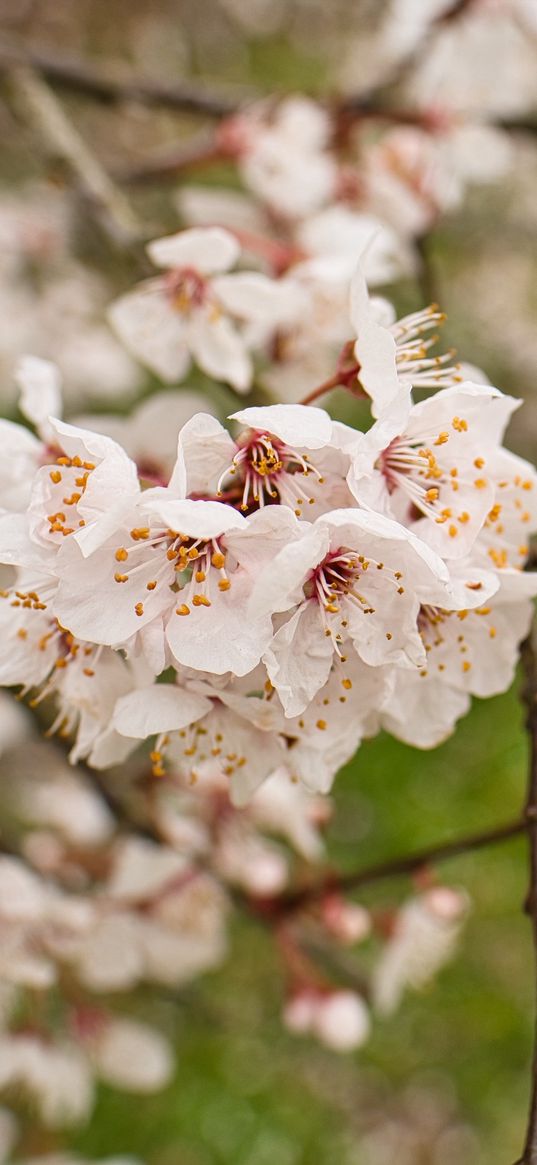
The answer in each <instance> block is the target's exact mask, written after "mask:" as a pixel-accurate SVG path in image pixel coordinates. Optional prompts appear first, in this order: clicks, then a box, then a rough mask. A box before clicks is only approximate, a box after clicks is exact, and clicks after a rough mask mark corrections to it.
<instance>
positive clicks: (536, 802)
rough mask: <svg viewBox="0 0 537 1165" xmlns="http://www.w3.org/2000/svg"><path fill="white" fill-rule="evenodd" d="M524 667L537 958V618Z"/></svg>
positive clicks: (524, 1161)
mask: <svg viewBox="0 0 537 1165" xmlns="http://www.w3.org/2000/svg"><path fill="white" fill-rule="evenodd" d="M522 664H523V669H524V677H525V683H524V691H523V699H524V703H525V705H526V708H527V720H526V726H527V730H528V736H529V746H530V756H529V771H528V792H527V799H526V817H527V820H528V838H529V849H530V885H529V890H528V896H527V899H526V904H525V909H526V911H527V913H528V915H529V917H530V919H531V925H532V932H533V945H534V949H535V958H536V960H537V620H534V624H533V627H532V630H531V632H530V634H529V636H528V638H527V640H526V642H525V644H524V646H523V649H522ZM520 1165H537V1013H536V1018H535V1037H534V1051H533V1062H532V1075H531V1099H530V1112H529V1117H528V1128H527V1132H526V1142H525V1145H524V1151H523V1153H522V1157H521V1158H520Z"/></svg>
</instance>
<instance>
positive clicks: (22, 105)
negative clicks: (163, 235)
mask: <svg viewBox="0 0 537 1165" xmlns="http://www.w3.org/2000/svg"><path fill="white" fill-rule="evenodd" d="M8 83H9V88H10V91H11V94H12V97H13V101H14V105H15V108H16V112H18V113H19V116H20V117H21V118H22V119H23V120H24V121H25V122H26V123H27V124H28V125H29V126H30V128H31V130H33V132H34V135H35V138H36V144H37V145H38V147H39V149H40V150H41V152H44V153H45V154H46V155H47V156H48V157H50V158H54V159H56V160H58V159H59V160H60V161H62V162H63V163H64V164H65V165H66V166H67V167H68V169H69V171H70V173H71V174H72V175H73V177H74V179H75V181H76V182H77V183H78V185H79V187H80V190H81V191H82V193H83V194H84V195H85V196H86V198H87V201H88V203H89V204H90V206H92V207H93V208H94V210H95V212H96V214H97V217H98V219H99V221H100V223H101V225H102V227H103V229H104V230H105V231H106V233H107V235H108V236H109V238H111V239H112V241H113V242H115V243H120V244H121V245H130V244H132V243H135V242H137V241H138V240H140V238H141V237H142V235H143V230H142V226H141V224H140V223H139V221H138V219H137V217H136V215H135V214H134V212H133V210H132V209H131V207H130V205H129V203H128V201H127V199H126V198H125V195H124V194H123V193H122V191H121V190H119V189H118V188H117V187H116V185H115V184H114V182H113V181H112V179H111V178H110V176H109V175H108V174H107V173H106V171H105V170H104V168H103V167H102V165H101V163H100V162H99V161H98V160H97V158H96V157H95V155H94V154H93V153H92V152H91V150H90V149H89V148H88V146H87V145H86V142H85V141H84V140H83V138H82V137H81V136H80V134H79V133H78V131H77V130H76V129H75V127H74V126H73V124H72V122H71V121H70V120H69V118H68V117H67V115H66V113H65V111H64V109H63V108H62V105H61V104H60V102H59V101H58V99H57V97H56V96H55V94H54V93H53V92H52V90H51V89H50V88H49V86H48V85H47V84H46V82H45V81H43V79H42V78H41V77H40V76H39V75H38V73H36V72H35V71H34V70H33V69H31V68H28V67H27V66H23V65H17V66H14V67H12V68H11V69H10V70H9V73H8Z"/></svg>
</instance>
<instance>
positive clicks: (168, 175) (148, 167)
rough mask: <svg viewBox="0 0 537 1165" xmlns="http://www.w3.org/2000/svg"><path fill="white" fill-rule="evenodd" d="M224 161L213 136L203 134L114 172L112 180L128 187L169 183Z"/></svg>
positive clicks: (211, 134)
mask: <svg viewBox="0 0 537 1165" xmlns="http://www.w3.org/2000/svg"><path fill="white" fill-rule="evenodd" d="M227 157H228V155H227V154H226V153H225V151H224V150H223V149H222V146H221V144H220V142H219V141H218V139H217V137H216V135H215V134H214V133H213V132H211V131H209V132H207V131H203V132H202V133H199V134H195V135H194V137H192V138H190V139H189V140H188V141H186V142H183V141H181V142H179V143H178V144H177V145H176V146H174V147H173V148H172V149H170V148H169V147H168V148H167V149H166V150H162V151H159V152H158V153H155V154H154V155H153V156H152V157H149V158H147V159H146V160H145V161H143V162H138V163H136V164H135V165H132V166H123V167H121V168H118V169H117V170H115V171H114V178H115V179H116V180H117V181H118V182H125V183H127V184H128V185H131V186H134V185H136V186H140V185H143V184H144V183H147V182H163V181H169V180H171V181H173V179H174V178H176V176H177V175H178V174H182V173H184V171H185V170H186V171H190V170H197V169H198V168H200V167H203V166H212V165H214V164H215V163H218V162H223V161H226V159H227Z"/></svg>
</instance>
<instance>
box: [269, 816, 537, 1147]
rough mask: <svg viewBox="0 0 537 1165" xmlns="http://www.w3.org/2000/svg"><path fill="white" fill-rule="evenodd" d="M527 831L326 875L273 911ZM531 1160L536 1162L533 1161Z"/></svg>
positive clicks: (515, 825)
mask: <svg viewBox="0 0 537 1165" xmlns="http://www.w3.org/2000/svg"><path fill="white" fill-rule="evenodd" d="M528 828H529V826H528V822H527V821H526V820H525V819H524V818H518V819H517V820H516V821H511V822H508V823H507V824H506V825H500V826H496V827H495V828H494V829H488V830H485V831H483V832H481V833H470V834H467V835H466V836H464V837H459V838H454V839H453V840H452V841H445V842H440V843H439V844H436V845H432V846H428V847H427V848H426V849H422V850H418V851H417V852H416V853H414V854H405V855H404V856H402V857H399V858H391V859H390V860H389V861H387V862H378V863H376V864H374V865H371V866H364V867H363V868H362V869H361V870H355V871H354V872H352V873H350V874H337V873H335V874H328V875H327V876H326V877H325V878H322V879H321V880H320V881H318V882H315V883H313V885H311V886H305V887H304V888H303V889H301V890H296V891H294V892H291V893H289V894H287V895H285V896H283V897H282V898H281V899H280V900H279V903H278V904H277V905H276V907H275V909H276V911H277V910H280V911H281V912H282V913H283V914H294V913H295V912H296V911H298V910H302V909H303V908H304V907H307V906H309V905H311V904H312V903H314V902H317V901H319V900H320V899H322V898H323V897H324V896H325V895H326V894H330V893H333V892H334V891H338V892H349V891H351V890H357V889H359V888H360V887H362V886H367V885H371V884H372V883H374V882H381V881H385V880H387V879H388V878H395V877H398V876H400V875H401V874H413V873H415V872H416V871H417V870H420V869H423V868H425V867H426V866H430V865H433V864H435V863H437V862H444V861H448V860H449V859H450V858H455V857H459V856H460V855H461V854H465V853H472V852H474V851H475V850H479V849H484V848H485V847H486V846H489V845H497V844H499V843H501V842H504V841H509V839H510V838H513V837H517V836H518V835H519V834H522V833H525V832H526V830H527V829H528ZM535 1160H536V1161H537V1158H535Z"/></svg>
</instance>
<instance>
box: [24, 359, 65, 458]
mask: <svg viewBox="0 0 537 1165" xmlns="http://www.w3.org/2000/svg"><path fill="white" fill-rule="evenodd" d="M15 384H16V385H17V388H18V389H19V390H20V397H19V408H20V411H21V413H22V414H23V416H25V417H26V418H27V420H29V421H31V422H32V424H33V425H35V428H36V429H37V432H38V433H39V434H40V436H41V437H42V438H43V440H44V441H50V428H49V426H48V423H47V422H48V418H49V417H60V416H61V414H62V393H61V376H60V373H59V370H58V369H57V367H56V365H55V364H51V363H50V361H49V360H41V359H40V358H39V357H38V356H23V357H22V358H21V359H20V360H19V361H18V363H17V365H16V367H15Z"/></svg>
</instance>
